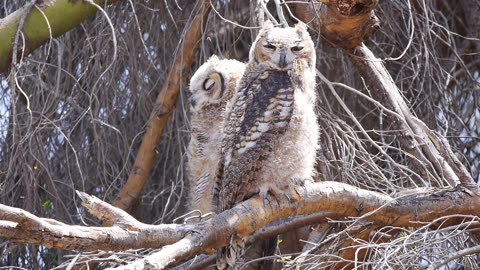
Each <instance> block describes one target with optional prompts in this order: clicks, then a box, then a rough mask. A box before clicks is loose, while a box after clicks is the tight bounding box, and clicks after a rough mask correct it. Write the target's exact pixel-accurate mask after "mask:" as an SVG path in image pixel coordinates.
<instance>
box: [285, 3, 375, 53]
mask: <svg viewBox="0 0 480 270" xmlns="http://www.w3.org/2000/svg"><path fill="white" fill-rule="evenodd" d="M287 3H288V1H287ZM377 4H378V0H322V1H312V2H305V3H299V2H298V1H292V3H290V4H289V6H290V7H291V9H292V12H293V13H294V14H295V16H296V17H298V18H299V19H300V20H302V21H304V22H306V23H308V24H309V25H310V26H312V27H313V28H314V29H316V30H319V32H320V34H321V35H322V37H324V38H325V40H326V41H327V42H328V44H329V45H331V46H333V47H340V48H355V47H357V46H359V45H360V44H361V43H362V42H363V41H364V40H366V39H368V38H369V37H370V36H371V35H372V34H373V33H375V31H377V30H378V28H379V24H378V19H377V17H376V16H375V13H374V11H373V9H374V8H375V7H376V6H377Z"/></svg>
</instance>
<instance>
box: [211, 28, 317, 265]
mask: <svg viewBox="0 0 480 270" xmlns="http://www.w3.org/2000/svg"><path fill="white" fill-rule="evenodd" d="M315 60H316V56H315V48H314V45H313V42H312V39H311V38H310V35H309V34H308V32H307V30H306V26H305V25H304V24H297V25H296V26H295V27H291V28H277V27H273V25H272V24H271V23H266V24H265V26H264V27H263V28H262V30H261V31H260V33H259V35H258V36H257V38H256V40H255V42H254V44H253V45H252V47H251V49H250V59H249V62H248V64H247V67H246V69H245V73H244V74H243V77H242V79H241V81H240V83H239V86H238V88H237V91H236V93H235V95H234V96H233V98H232V100H231V102H230V104H229V107H231V108H230V109H227V111H229V113H228V115H227V118H226V120H225V128H224V133H225V138H224V141H223V144H222V157H221V160H220V164H219V170H218V172H219V175H218V177H217V186H216V189H218V192H219V194H218V203H217V207H218V210H217V211H219V212H221V211H223V210H226V209H229V208H232V207H233V206H234V205H235V204H237V203H239V202H241V201H243V200H246V199H248V198H249V197H251V196H253V195H255V194H260V196H261V197H262V198H264V199H265V198H266V195H267V193H271V194H273V195H274V196H275V197H276V198H281V197H283V198H286V195H287V196H290V195H291V194H295V193H292V192H290V191H292V189H293V188H294V187H295V186H297V185H303V184H304V183H305V182H306V181H310V179H312V175H313V172H314V165H315V153H316V150H317V148H318V136H319V135H318V132H319V131H318V124H317V119H316V115H315V111H314V106H315V100H316V94H315ZM284 194H285V195H284ZM242 249H243V240H242V239H240V238H238V237H236V236H232V238H231V241H230V246H229V247H226V248H223V249H221V250H219V252H218V254H217V266H218V267H219V268H220V269H223V268H225V267H226V265H227V264H228V265H230V266H233V265H234V264H235V259H236V257H237V256H239V255H241V253H242V252H243V251H242ZM239 253H240V254H239Z"/></svg>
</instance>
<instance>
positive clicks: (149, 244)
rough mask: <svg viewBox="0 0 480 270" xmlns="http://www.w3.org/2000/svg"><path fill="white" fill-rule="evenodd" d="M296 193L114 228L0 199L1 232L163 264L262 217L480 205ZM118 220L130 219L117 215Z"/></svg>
mask: <svg viewBox="0 0 480 270" xmlns="http://www.w3.org/2000/svg"><path fill="white" fill-rule="evenodd" d="M297 192H298V195H299V197H300V200H299V201H296V202H291V201H287V200H285V201H281V202H277V201H275V199H274V198H273V197H272V198H269V199H270V201H265V202H263V201H262V200H261V199H260V198H258V197H253V198H251V199H249V200H247V201H245V202H242V203H240V204H239V205H237V206H236V207H234V208H232V209H230V210H227V211H225V212H223V213H220V214H218V215H216V216H214V217H213V218H212V219H210V220H207V221H205V222H202V223H199V224H195V225H175V224H171V225H165V224H163V225H147V224H142V223H140V222H138V223H137V222H132V224H129V225H128V226H124V224H117V223H115V222H113V224H114V225H116V226H115V227H85V226H72V225H64V224H63V225H62V224H52V223H51V222H47V221H46V220H44V219H41V218H38V217H35V216H33V215H31V214H29V213H27V212H25V211H24V210H21V209H17V208H12V207H8V206H1V208H0V218H1V219H2V220H4V221H2V222H0V237H1V238H6V239H11V240H13V241H16V242H21V243H30V244H37V245H44V246H46V247H49V248H61V249H68V250H85V251H87V250H97V249H101V250H126V249H133V248H141V247H143V248H160V247H163V248H162V249H161V250H160V251H159V252H158V253H156V254H155V255H153V254H152V255H151V256H149V257H146V258H144V259H143V260H141V261H138V262H136V264H137V265H138V264H142V265H145V264H147V263H148V265H152V266H155V267H160V268H162V267H165V266H168V265H170V264H172V263H173V262H180V261H182V260H186V259H189V258H191V257H193V256H194V255H196V254H200V253H204V252H208V251H210V250H211V249H213V248H218V247H221V246H224V245H226V244H227V243H228V239H229V237H230V235H232V234H237V235H239V236H240V237H246V236H248V235H250V234H252V233H253V232H257V231H259V230H260V229H261V228H262V227H265V226H266V225H268V224H269V223H272V222H275V221H276V220H279V219H283V218H289V217H294V216H303V215H311V214H315V213H317V214H316V217H317V218H304V221H303V222H298V223H297V225H298V226H305V225H306V224H315V223H319V222H324V221H325V218H326V217H328V218H332V219H339V220H340V219H341V220H345V219H347V220H348V219H350V220H351V221H355V218H354V217H358V218H361V221H362V222H369V223H372V224H377V225H382V226H387V225H391V226H397V227H417V226H421V225H424V224H422V223H420V222H431V221H433V220H435V219H437V218H440V217H442V216H447V215H468V214H472V213H479V212H480V197H479V196H477V195H474V196H472V195H470V194H469V193H468V192H464V191H462V190H461V189H419V190H416V192H413V193H411V194H408V195H405V196H401V197H398V198H393V197H390V196H388V195H384V194H380V193H376V192H372V191H367V190H362V189H359V188H356V187H353V186H349V185H347V184H342V183H337V182H321V183H315V184H312V185H308V186H306V187H299V188H297ZM82 197H84V198H89V197H88V196H82ZM84 203H88V202H84ZM95 205H97V206H95ZM95 205H93V206H91V207H88V209H91V208H98V205H99V204H95ZM100 208H103V206H101V207H100ZM97 211H98V210H97ZM122 213H123V212H122ZM122 215H128V214H126V213H123V214H122ZM352 218H353V219H352ZM125 219H126V220H130V218H122V220H125ZM461 222H462V218H458V219H454V218H452V219H449V220H448V222H444V223H442V226H447V225H450V224H457V223H461ZM437 225H439V224H437ZM291 229H292V226H285V227H284V230H285V231H283V230H281V229H278V228H277V229H276V230H275V233H276V234H277V233H282V232H286V231H287V230H291ZM125 269H128V268H125Z"/></svg>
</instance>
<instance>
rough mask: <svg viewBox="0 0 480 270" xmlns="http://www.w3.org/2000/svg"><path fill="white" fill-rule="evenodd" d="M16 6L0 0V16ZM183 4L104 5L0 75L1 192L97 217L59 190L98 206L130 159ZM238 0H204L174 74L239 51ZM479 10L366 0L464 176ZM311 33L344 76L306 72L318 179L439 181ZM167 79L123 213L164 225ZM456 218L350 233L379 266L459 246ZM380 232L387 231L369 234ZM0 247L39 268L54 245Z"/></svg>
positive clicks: (178, 204) (176, 119)
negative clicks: (147, 167)
mask: <svg viewBox="0 0 480 270" xmlns="http://www.w3.org/2000/svg"><path fill="white" fill-rule="evenodd" d="M270 2H273V1H270ZM285 2H287V3H288V2H289V1H285ZM297 2H298V1H297ZM29 3H30V1H7V0H4V1H3V3H2V5H1V7H0V17H6V16H8V15H9V14H11V13H13V12H14V11H16V10H18V9H20V8H21V7H23V6H25V5H28V4H29ZM32 3H33V2H32ZM38 4H39V3H38ZM194 6H195V2H194V1H189V0H178V1H148V0H141V1H119V3H115V4H113V5H110V6H106V7H105V12H104V13H103V12H97V14H96V15H95V16H94V17H91V18H89V19H87V20H86V21H84V22H83V23H82V24H81V25H80V26H78V27H76V28H74V29H73V30H72V31H70V32H68V33H66V34H64V35H62V36H60V37H58V38H55V39H52V40H50V41H49V42H48V43H47V44H45V45H44V46H42V47H40V48H39V49H37V50H35V51H34V52H33V53H32V54H30V55H28V56H24V58H23V59H21V61H19V62H18V64H17V65H15V66H13V68H11V69H10V70H9V71H8V72H4V73H3V74H1V75H0V93H1V94H0V149H1V150H0V190H1V192H0V203H1V204H5V205H9V206H14V207H19V208H22V209H25V210H27V211H29V212H31V213H34V214H36V215H38V216H42V217H48V218H53V219H56V220H59V221H62V222H65V223H68V224H88V225H99V223H98V221H97V220H95V219H93V218H92V217H91V216H89V215H86V214H85V212H86V211H85V209H84V208H83V207H82V206H81V205H80V203H79V199H78V198H77V197H76V194H75V190H81V191H84V192H86V193H88V194H91V195H94V196H97V197H99V198H101V199H102V200H104V201H107V202H114V201H115V200H116V199H117V196H118V194H119V192H120V190H121V189H122V187H123V186H124V184H125V182H126V181H127V179H128V178H129V175H130V174H131V172H132V170H134V167H133V164H134V161H135V158H136V156H137V152H138V149H139V147H140V144H141V143H142V139H143V136H144V132H145V130H146V129H147V120H148V119H149V117H150V114H151V111H152V110H153V109H154V107H155V105H154V103H155V100H156V98H157V96H158V94H159V92H160V90H161V89H162V86H163V85H164V83H165V81H166V79H167V76H168V72H169V71H170V68H171V66H172V64H173V63H174V61H175V59H174V56H175V53H176V52H178V50H177V45H178V44H179V41H180V40H181V39H182V37H183V36H184V32H183V30H184V27H185V26H186V24H187V22H188V20H189V18H190V17H191V16H192V14H193V13H192V11H193V10H194ZM269 7H270V8H271V10H272V14H275V12H274V10H275V9H274V7H272V6H269ZM31 8H35V7H34V6H31ZM254 8H255V5H253V4H252V5H250V3H249V2H248V1H212V9H213V12H210V15H209V17H208V22H207V24H206V29H204V31H203V32H202V33H200V34H201V41H200V43H199V50H198V52H197V53H196V54H195V58H194V60H195V64H194V66H192V69H191V71H190V70H185V73H186V74H182V76H185V77H186V78H187V81H188V78H189V76H190V75H191V74H192V72H193V71H194V70H195V69H196V67H198V66H199V65H201V64H202V63H203V62H204V61H205V60H206V59H208V57H209V56H210V55H212V54H217V55H220V56H222V57H225V58H235V59H237V60H241V61H245V60H247V58H248V49H249V46H250V44H251V41H252V39H253V38H254V37H255V34H256V32H255V28H251V27H253V26H256V25H255V21H254V20H253V18H254V17H255V14H256V13H255V9H254ZM479 10H480V7H479V3H478V1H473V0H462V1H458V2H452V1H407V0H394V1H381V2H380V3H379V5H378V7H377V8H376V11H375V13H376V15H377V16H378V18H379V21H380V28H379V30H378V31H377V32H376V33H375V34H374V35H373V36H372V37H371V38H370V39H369V40H368V41H366V42H365V44H366V46H367V47H369V48H370V49H371V50H372V51H373V52H374V54H375V56H376V57H378V58H380V59H382V60H383V61H384V64H385V66H386V67H387V69H388V71H389V72H390V74H391V76H392V78H393V80H394V81H395V84H396V85H397V87H398V88H399V89H400V91H401V94H402V95H403V97H404V98H405V99H406V100H407V101H408V105H409V107H410V109H411V110H412V112H413V113H414V114H415V115H416V116H418V117H419V118H420V119H421V120H423V121H424V122H425V124H426V125H427V126H428V127H429V128H431V129H432V130H435V131H436V132H438V133H440V134H442V135H443V136H445V137H446V138H447V139H448V141H449V143H450V145H451V146H452V148H453V149H454V152H455V154H456V155H457V157H458V158H459V159H460V161H461V162H462V163H463V164H464V165H465V166H466V167H467V168H468V169H469V170H470V173H471V175H472V177H473V179H474V180H475V181H477V182H478V181H479V180H480V169H479V168H480V157H479V155H480V143H479V136H480V135H479V132H480V86H479V82H480V73H479V72H480V57H479V56H478V53H479V52H480V40H479V39H478V38H479V37H480V24H479V20H478V18H477V17H478V12H479ZM476 14H477V15H476ZM291 22H293V20H291ZM112 30H113V32H112ZM317 30H318V29H312V34H314V36H315V38H316V40H315V42H316V44H317V45H318V50H317V58H318V59H317V68H318V70H319V71H320V72H321V73H322V74H323V75H324V76H325V77H326V78H328V80H329V81H331V82H337V83H341V84H345V85H348V86H350V87H352V88H354V89H353V90H352V89H350V88H347V87H343V86H342V85H339V84H334V85H335V91H332V90H331V89H330V88H328V87H327V85H326V83H324V82H322V81H321V80H320V79H317V81H318V93H319V104H318V113H319V121H320V124H321V127H322V129H321V146H322V149H321V151H320V153H319V158H318V159H319V160H318V172H319V173H318V178H319V179H322V180H329V181H338V182H343V183H348V184H351V185H354V186H357V187H360V188H363V189H367V190H371V191H377V192H380V193H385V194H395V193H401V192H405V191H406V190H409V189H412V188H416V187H432V186H434V187H447V186H448V183H447V182H446V181H445V179H444V178H443V177H442V175H441V173H440V172H438V171H435V170H433V169H431V168H430V167H429V165H428V164H427V165H425V166H426V167H427V169H426V171H427V174H426V175H428V176H429V177H427V178H426V177H423V176H424V175H420V174H419V172H418V171H417V170H415V169H413V168H415V166H414V164H415V160H414V158H412V156H411V155H409V154H408V153H407V152H405V151H404V150H402V147H401V146H400V144H399V139H398V136H397V132H396V131H395V130H392V126H394V123H391V122H390V119H389V118H387V117H386V115H387V114H388V112H386V111H385V109H384V108H382V107H379V106H377V105H378V104H376V103H374V102H372V101H371V100H369V99H367V98H364V97H362V96H360V95H359V94H358V93H357V91H359V92H362V93H365V94H367V95H368V94H369V91H370V89H369V87H368V86H367V85H366V83H365V81H364V80H362V78H361V77H360V76H359V72H358V70H356V69H355V67H354V65H353V64H352V61H351V56H349V55H348V54H349V52H347V51H345V50H342V49H338V48H332V47H330V46H329V44H328V43H327V42H326V41H325V40H323V39H322V38H321V37H320V35H318V31H317ZM316 31H317V33H315V32H316ZM20 38H21V37H20ZM0 42H1V41H0ZM177 55H183V54H177ZM178 82H179V83H180V92H179V95H178V100H177V104H176V107H175V109H174V110H173V112H172V114H171V116H170V117H169V118H168V123H167V126H166V127H165V129H164V131H163V134H162V138H161V141H160V143H159V145H158V146H156V147H155V149H154V150H155V153H156V155H155V159H154V160H153V165H152V168H153V169H152V171H151V172H150V174H149V176H148V178H147V181H146V186H145V188H144V189H143V195H142V197H141V199H140V200H138V201H136V202H135V205H133V206H132V207H131V209H132V211H133V214H134V216H135V217H136V218H137V219H138V220H141V221H142V222H145V223H149V224H161V223H171V222H172V220H173V219H174V218H175V217H177V216H179V215H180V214H182V213H183V210H184V206H185V194H186V190H185V189H186V186H185V184H186V182H185V161H186V156H185V150H186V146H187V144H188V137H189V130H190V127H189V120H188V110H187V108H188V106H187V104H186V101H187V98H188V96H187V91H186V89H187V83H186V81H183V80H178ZM12 89H14V90H12ZM355 89H356V90H355ZM167 91H168V89H167ZM346 108H348V110H347V109H346ZM159 109H160V110H162V108H159ZM350 112H351V113H350ZM352 115H353V116H354V117H355V118H354V119H353V118H352ZM466 219H467V220H468V222H466V223H465V224H464V226H463V227H461V228H459V227H453V228H445V229H441V230H438V231H437V230H432V229H431V228H429V227H420V228H416V229H413V228H411V229H408V228H407V229H401V232H400V233H399V234H398V235H397V237H396V238H395V239H392V240H390V241H389V242H388V244H382V243H380V244H378V243H377V244H369V243H364V245H365V247H367V246H368V247H370V248H372V249H371V250H370V253H369V255H370V256H369V257H368V258H367V260H368V261H369V263H370V264H367V265H366V266H365V267H373V268H376V267H377V269H383V268H381V266H382V265H383V266H385V265H387V264H388V265H390V266H391V267H393V268H394V269H402V267H403V266H405V265H408V266H411V267H413V268H412V269H417V267H418V266H420V265H424V264H425V263H428V262H429V261H435V260H437V259H439V258H444V256H447V255H449V254H452V253H454V252H455V251H460V250H467V251H468V248H471V247H472V246H474V245H473V244H472V242H471V241H470V239H469V237H468V235H467V234H466V233H465V231H466V230H468V229H469V228H473V227H474V225H476V224H478V220H477V219H478V218H476V217H466ZM338 226H340V227H342V226H345V225H344V224H339V225H338ZM389 230H391V231H394V230H395V232H398V230H400V229H398V228H384V229H383V231H381V232H378V233H379V235H381V234H380V233H384V234H388V233H390V231H389ZM445 239H447V240H448V241H443V240H445ZM474 251H475V250H474ZM474 251H472V252H471V253H473V254H474V253H476V252H474ZM148 252H149V251H148V250H142V251H138V252H137V253H138V254H142V253H148ZM0 253H1V259H0V265H16V266H19V267H25V268H34V269H39V268H44V269H49V268H51V267H53V266H57V265H60V264H61V263H64V261H65V260H66V258H68V257H64V254H65V253H66V252H65V251H59V250H50V249H46V248H42V247H38V246H31V245H16V244H15V243H11V242H8V241H5V242H3V244H2V245H1V246H0ZM467 254H468V252H467ZM109 255H110V254H106V255H105V254H102V255H98V254H96V255H94V257H101V256H109ZM120 255H121V254H120ZM123 255H124V256H125V257H126V258H128V257H129V256H130V255H128V254H123ZM462 255H465V254H462ZM92 256H93V255H92ZM135 256H137V255H131V257H135ZM316 259H319V257H315V256H312V259H311V261H310V262H309V263H311V264H310V267H312V269H315V267H318V264H317V261H315V260H316ZM477 261H478V255H474V256H462V257H460V256H459V257H458V258H457V259H456V263H454V264H451V266H452V267H453V269H462V268H455V267H461V265H463V267H464V268H463V269H477V268H476V267H478V262H477ZM65 265H66V264H63V265H62V267H65ZM27 266H28V267H27ZM378 267H380V268H378Z"/></svg>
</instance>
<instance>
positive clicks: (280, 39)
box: [250, 22, 314, 70]
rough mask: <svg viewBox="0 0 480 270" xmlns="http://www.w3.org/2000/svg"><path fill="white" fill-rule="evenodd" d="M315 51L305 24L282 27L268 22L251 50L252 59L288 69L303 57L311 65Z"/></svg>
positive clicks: (280, 68) (281, 68) (279, 68)
mask: <svg viewBox="0 0 480 270" xmlns="http://www.w3.org/2000/svg"><path fill="white" fill-rule="evenodd" d="M313 53H314V46H313V42H312V39H311V38H310V35H309V34H308V32H307V29H306V26H305V24H303V23H299V24H297V25H296V26H295V27H288V28H280V27H274V26H273V25H272V23H271V22H266V23H265V26H264V27H263V28H262V30H261V31H260V34H259V35H258V37H257V40H256V42H255V46H252V48H251V50H250V60H252V59H253V61H256V62H257V63H263V62H265V63H268V64H269V65H270V66H271V68H273V69H278V70H288V69H291V67H292V65H293V64H294V62H295V61H296V60H301V59H303V60H306V61H307V63H308V65H309V66H310V67H311V66H312V63H311V59H312V58H313Z"/></svg>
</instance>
